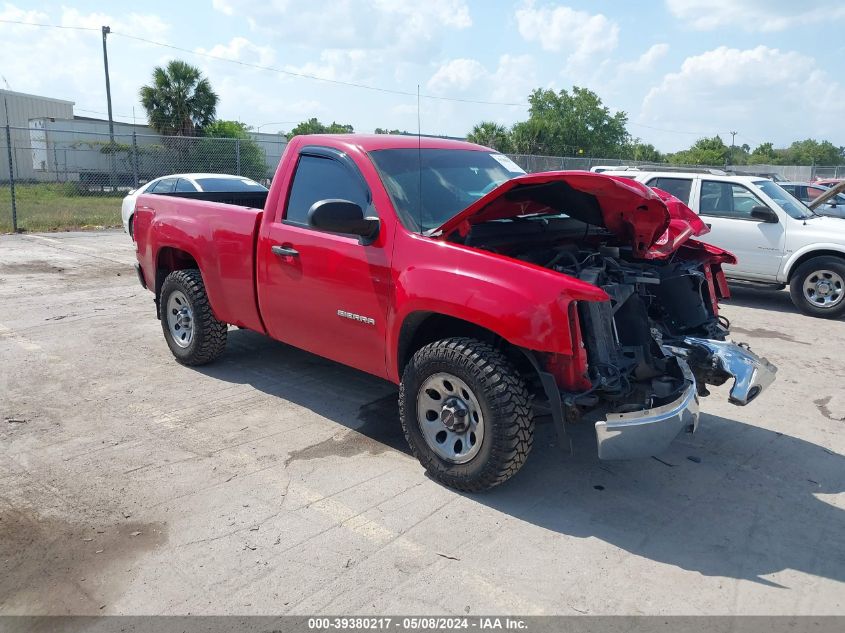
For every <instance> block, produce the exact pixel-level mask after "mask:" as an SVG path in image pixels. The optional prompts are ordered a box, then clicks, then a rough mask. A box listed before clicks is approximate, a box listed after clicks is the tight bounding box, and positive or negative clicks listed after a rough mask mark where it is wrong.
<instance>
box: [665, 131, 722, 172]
mask: <svg viewBox="0 0 845 633" xmlns="http://www.w3.org/2000/svg"><path fill="white" fill-rule="evenodd" d="M730 153H731V148H730V147H729V146H727V145H725V143H724V141H723V140H722V137H721V136H718V135H717V136H714V137H712V138H700V139H698V140H697V141H696V142H695V143H693V145H692V147H690V148H689V149H686V150H683V151H680V152H676V153H674V154H671V155H670V156H669V162H670V163H674V164H676V165H719V166H724V165H725V162H726V161H727V160H728V157H729V156H730Z"/></svg>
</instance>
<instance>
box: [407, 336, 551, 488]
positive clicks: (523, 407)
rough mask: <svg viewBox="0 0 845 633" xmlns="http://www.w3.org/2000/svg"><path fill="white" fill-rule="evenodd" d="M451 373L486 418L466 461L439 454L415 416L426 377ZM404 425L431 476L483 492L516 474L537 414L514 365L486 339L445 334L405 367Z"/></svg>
mask: <svg viewBox="0 0 845 633" xmlns="http://www.w3.org/2000/svg"><path fill="white" fill-rule="evenodd" d="M438 372H448V373H451V374H453V375H454V376H456V377H458V378H460V379H461V380H463V381H464V382H466V383H467V384H468V385H469V386H470V387H471V388H472V389H473V391H474V393H475V395H476V397H477V398H478V401H479V403H480V405H481V409H482V412H483V417H484V424H485V425H486V426H485V430H484V437H483V439H482V444H481V448H480V450H479V451H478V453H477V454H476V455H475V456H474V457H473V458H472V459H471V460H470V461H468V462H466V463H461V464H457V463H451V462H448V461H446V460H444V459H442V458H440V457H439V456H438V455H437V454H436V453H434V451H432V449H431V448H430V447H429V446H428V444H427V443H426V441H425V439H424V437H423V435H422V432H421V430H420V423H419V421H418V419H417V397H418V393H419V391H420V387H421V385H422V384H423V383H424V381H425V380H426V378H428V377H429V376H432V375H433V374H436V373H438ZM399 417H400V419H401V421H402V430H403V431H404V433H405V439H406V440H407V441H408V444H409V446H410V447H411V450H412V451H413V453H414V455H415V456H416V458H417V459H418V460H419V461H420V463H421V464H422V465H423V467H425V469H426V471H428V473H429V475H430V476H431V477H432V478H434V479H436V480H437V481H439V482H440V483H443V484H445V485H447V486H449V487H451V488H456V489H458V490H463V491H466V492H480V491H483V490H487V489H489V488H492V487H494V486H497V485H499V484H501V483H503V482H505V481H507V480H508V479H510V478H511V477H513V476H514V475H515V474H516V473H517V472H518V471H519V469H520V468H522V465H523V464H524V463H525V460H526V458H527V457H528V453H529V452H530V451H531V445H532V444H533V442H534V416H533V412H532V408H531V398H530V396H529V393H528V390H527V389H526V387H525V383H524V381H523V380H522V378H521V377H520V375H519V373H518V372H517V370H516V369H515V368H514V366H513V365H512V364H511V363H510V361H508V359H507V358H506V357H505V356H504V355H503V354H502V353H501V352H499V351H497V350H496V349H494V348H493V347H492V346H490V345H489V344H487V343H483V342H481V341H479V340H476V339H472V338H463V337H460V338H458V337H456V338H447V339H443V340H440V341H436V342H434V343H431V344H429V345H426V346H425V347H423V348H422V349H420V350H419V351H418V352H417V353H416V354H414V356H413V358H412V359H411V361H410V362H409V363H408V365H407V366H406V367H405V371H404V372H403V375H402V382H401V384H400V387H399Z"/></svg>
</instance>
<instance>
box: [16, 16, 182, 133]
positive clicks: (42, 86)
mask: <svg viewBox="0 0 845 633" xmlns="http://www.w3.org/2000/svg"><path fill="white" fill-rule="evenodd" d="M0 19H3V20H18V21H23V22H35V23H39V22H40V23H55V24H61V25H62V26H75V27H86V28H91V29H95V30H93V31H80V30H76V29H52V28H38V27H32V26H24V25H19V24H4V23H0V41H2V42H3V45H4V50H8V51H20V54H17V55H5V56H4V57H3V63H2V68H1V69H0V72H2V73H3V75H4V76H5V77H6V79H7V80H8V82H9V85H10V86H11V88H12V89H13V90H17V91H19V92H29V93H35V94H40V95H45V96H50V97H56V98H60V99H68V100H71V101H75V102H76V110H77V111H78V112H79V113H80V114H84V115H89V116H104V113H105V111H106V97H105V86H104V81H103V57H102V39H101V36H100V26H101V25H104V24H106V25H109V26H110V27H111V29H112V31H113V34H112V35H110V36H109V39H108V46H109V69H110V71H111V73H110V74H111V89H112V100H113V103H114V112H115V113H116V115H122V117H123V118H127V119H130V120H131V118H132V107H133V105H135V104H137V103H138V89H139V88H140V86H141V84H142V83H143V82H144V81H145V80H146V79H147V78H148V77H149V74H150V72H151V70H152V68H151V64H150V54H149V52H150V49H149V47H148V46H147V45H145V44H143V43H140V42H137V41H134V40H129V39H126V38H121V37H120V35H119V34H120V33H126V34H129V35H134V36H139V37H146V38H150V39H160V38H162V39H163V38H166V37H167V35H168V33H169V29H170V26H169V25H168V24H167V23H166V22H165V21H164V20H163V19H162V18H161V17H159V16H158V15H155V14H141V13H124V14H119V15H117V14H116V15H110V14H108V13H102V12H92V13H83V12H81V11H79V10H77V9H74V8H67V7H63V8H61V9H52V10H51V9H43V10H26V9H21V8H19V7H17V6H15V5H13V4H10V3H6V4H5V5H3V8H2V10H0ZM141 51H143V53H142V52H141ZM57 59H59V60H61V63H56V60H57ZM137 114H138V117H139V118H140V119H141V120H143V113H142V112H141V111H140V110H138V113H137Z"/></svg>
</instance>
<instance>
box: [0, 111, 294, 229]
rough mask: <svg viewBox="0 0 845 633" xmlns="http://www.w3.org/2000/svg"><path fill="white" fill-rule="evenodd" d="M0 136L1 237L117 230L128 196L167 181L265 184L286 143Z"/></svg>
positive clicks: (53, 132) (39, 132) (75, 134)
mask: <svg viewBox="0 0 845 633" xmlns="http://www.w3.org/2000/svg"><path fill="white" fill-rule="evenodd" d="M267 136H270V135H261V137H267ZM0 137H2V138H0V232H9V231H12V230H23V231H46V230H56V229H69V228H86V227H109V226H120V224H121V217H120V207H121V202H122V200H123V198H124V197H125V196H126V194H127V193H129V191H131V190H133V189H137V188H138V187H139V186H141V185H143V184H145V183H147V182H149V181H151V180H153V179H155V178H158V177H160V176H165V175H168V174H176V173H217V174H232V175H239V176H244V177H247V178H251V179H253V180H256V181H258V182H260V183H262V184H265V185H268V184H269V183H270V180H271V178H272V177H273V173H274V172H275V170H276V166H277V165H278V163H279V160H280V157H281V155H282V152H283V151H284V148H285V145H286V144H287V140H286V139H285V137H283V136H278V138H277V139H276V138H272V139H271V140H268V139H266V138H243V139H231V138H207V137H175V136H158V135H154V134H140V133H134V132H133V133H130V134H125V133H120V134H115V135H114V141H113V142H112V140H111V138H110V136H109V134H108V133H102V132H85V131H80V130H65V129H46V130H45V129H40V128H16V127H8V128H6V129H5V130H3V133H2V134H0ZM10 167H11V169H10Z"/></svg>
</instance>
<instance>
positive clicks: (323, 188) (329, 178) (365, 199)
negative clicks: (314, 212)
mask: <svg viewBox="0 0 845 633" xmlns="http://www.w3.org/2000/svg"><path fill="white" fill-rule="evenodd" d="M333 198H334V199H340V200H349V201H350V202H355V203H356V204H358V205H360V206H361V208H362V209H364V211H365V212H366V210H367V207H368V206H369V194H368V192H367V190H366V188H365V187H364V184H363V182H362V181H361V178H360V177H359V176H358V175H357V174H355V173H354V172H352V171H351V170H350V169H349V168H348V167H347V166H346V165H343V164H342V163H340V162H339V161H336V160H333V159H331V158H324V157H321V156H311V155H308V154H305V155H302V156H300V157H299V162H298V163H297V165H296V173H295V174H294V176H293V185H291V190H290V196H289V197H288V204H287V208H286V210H285V217H284V221H285V222H289V223H291V224H299V225H301V226H308V210H309V209H310V208H311V205H313V204H314V203H315V202H319V201H320V200H330V199H333Z"/></svg>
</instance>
